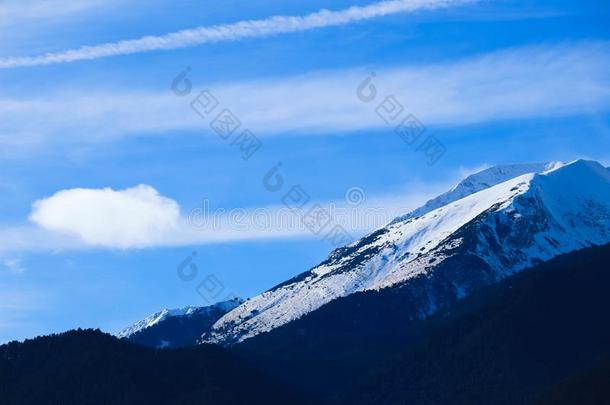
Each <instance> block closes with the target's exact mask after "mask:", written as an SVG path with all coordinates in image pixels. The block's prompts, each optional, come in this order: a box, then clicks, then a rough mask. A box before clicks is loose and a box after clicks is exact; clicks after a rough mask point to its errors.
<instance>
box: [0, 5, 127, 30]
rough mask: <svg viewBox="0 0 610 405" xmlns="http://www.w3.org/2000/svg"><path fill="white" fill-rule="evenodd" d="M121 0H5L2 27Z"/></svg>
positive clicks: (0, 10)
mask: <svg viewBox="0 0 610 405" xmlns="http://www.w3.org/2000/svg"><path fill="white" fill-rule="evenodd" d="M117 1H119V0H76V1H75V0H42V1H41V0H4V1H3V2H2V3H0V27H1V26H2V25H7V24H10V25H15V24H16V23H18V22H23V21H28V20H30V21H40V20H49V19H56V18H64V17H68V16H72V15H75V14H78V13H82V12H85V11H91V10H96V9H99V8H101V7H107V6H108V5H109V4H112V3H115V2H117Z"/></svg>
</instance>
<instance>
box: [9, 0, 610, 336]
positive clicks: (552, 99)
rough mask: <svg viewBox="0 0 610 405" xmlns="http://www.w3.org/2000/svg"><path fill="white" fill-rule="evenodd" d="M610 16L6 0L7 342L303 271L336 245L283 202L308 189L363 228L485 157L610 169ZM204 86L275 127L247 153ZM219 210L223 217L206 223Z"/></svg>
mask: <svg viewBox="0 0 610 405" xmlns="http://www.w3.org/2000/svg"><path fill="white" fill-rule="evenodd" d="M352 6H358V7H359V8H355V9H351V10H350V11H349V12H345V11H344V10H346V9H347V8H348V7H352ZM324 8H327V9H330V10H332V11H333V12H334V14H333V13H321V14H316V15H315V16H314V17H311V16H310V17H309V19H307V18H308V17H307V16H308V15H311V14H312V13H318V12H319V11H320V10H321V9H324ZM273 16H297V17H303V18H300V19H270V18H271V17H273ZM609 17H610V5H608V4H605V3H604V2H600V1H567V0H566V1H536V2H534V1H509V0H507V1H468V2H465V1H439V0H417V1H393V2H385V3H375V2H374V1H372V0H371V1H355V0H351V1H348V0H345V1H344V0H341V1H338V0H335V1H333V2H330V1H318V0H315V1H312V0H308V1H283V2H279V1H266V2H256V1H241V0H231V1H223V2H220V1H172V2H169V1H162V0H153V1H148V2H144V1H140V0H134V1H130V2H127V1H123V0H110V1H98V0H83V1H76V2H75V1H67V0H47V1H34V0H27V1H16V0H8V1H5V2H3V3H2V5H0V31H1V35H0V85H1V88H2V91H1V92H0V146H1V147H0V192H2V195H3V196H4V198H3V200H2V204H0V241H1V242H2V243H0V342H5V341H8V340H11V339H23V338H26V337H31V336H34V335H39V334H45V333H51V332H58V331H62V330H66V329H69V328H74V327H99V328H102V329H103V330H106V331H109V332H116V331H118V330H119V329H121V328H122V327H125V326H127V325H129V324H130V323H132V322H134V321H136V320H138V319H140V318H142V317H144V316H146V315H148V314H150V313H152V312H155V311H157V310H159V309H161V308H163V307H180V306H185V305H206V304H207V303H209V302H213V301H217V300H219V299H222V298H226V297H227V296H230V295H238V296H242V297H248V296H251V295H253V294H257V293H259V292H262V291H264V290H266V289H268V288H270V287H272V286H273V285H275V284H277V283H279V282H281V281H283V280H285V279H287V278H289V277H291V276H293V275H295V274H297V273H300V272H302V271H305V270H307V269H308V268H309V267H312V266H313V265H315V264H317V263H318V262H320V261H321V260H323V259H324V258H325V256H326V255H327V254H328V253H329V251H330V250H332V249H333V246H332V244H331V243H329V241H325V240H323V237H322V236H321V235H313V234H312V233H311V232H309V231H308V230H307V229H303V227H302V226H298V225H299V221H298V218H299V217H298V214H297V216H296V217H294V216H293V217H292V220H291V219H290V218H291V217H290V216H289V215H287V213H286V209H285V207H283V205H282V196H283V195H284V192H285V191H288V189H289V188H290V187H291V186H293V185H300V186H301V187H302V189H303V190H304V191H306V192H307V194H309V196H310V203H309V204H311V205H312V204H314V203H319V204H320V205H322V206H323V207H325V208H326V209H328V210H330V212H332V221H333V224H339V225H341V226H343V227H344V228H345V229H346V231H348V233H349V234H350V236H351V237H352V238H353V237H358V236H361V235H363V234H364V233H365V232H366V231H367V230H370V229H371V228H374V227H375V226H379V225H383V221H385V220H387V221H389V220H391V218H392V217H393V216H394V215H398V214H400V213H404V212H405V211H407V210H408V209H411V208H414V207H416V206H417V205H418V204H420V203H422V202H423V201H425V200H426V198H429V197H432V196H434V195H436V194H438V193H440V192H442V191H444V190H446V189H448V188H450V187H451V186H452V185H454V184H455V183H456V182H457V181H458V180H459V179H460V178H461V177H463V176H464V175H466V174H468V173H471V172H473V171H475V170H477V169H478V168H483V167H486V166H489V165H495V164H504V163H517V162H534V161H546V160H564V161H569V160H572V159H575V158H579V157H585V158H591V159H596V160H600V161H602V162H604V163H605V164H606V165H608V164H610V152H608V145H609V144H610V131H609V128H610V114H609V110H610V69H609V67H610V42H608V40H609V39H610V38H609V37H610V32H609V29H608V28H607V27H608V23H609V22H610V18H609ZM252 20H261V21H262V22H259V23H251V22H250V23H242V24H241V25H235V23H239V22H244V21H252ZM337 20H340V21H341V22H340V23H337ZM311 21H315V24H313V25H312V23H311ZM214 26H219V28H217V29H216V31H214V34H213V35H215V36H216V37H215V38H216V41H213V42H210V41H209V37H210V36H211V35H212V34H210V30H209V28H210V27H214ZM294 26H297V27H298V28H299V29H298V30H295V29H293V28H294ZM197 27H203V28H204V29H203V30H199V31H198V32H197V33H194V32H191V33H187V34H182V36H180V35H178V39H175V40H172V41H173V42H172V41H168V37H167V34H170V33H175V32H179V31H182V30H187V29H195V28H197ZM261 27H263V28H264V30H266V31H265V32H264V33H263V32H261V30H263V28H261ZM286 27H293V28H291V29H288V30H287V29H286ZM206 29H207V30H206ZM285 31H296V32H285ZM263 34H264V35H263ZM144 36H154V38H150V39H148V40H146V41H144V42H146V43H145V44H143V43H142V42H138V43H135V44H132V45H129V46H128V47H127V48H129V49H130V50H129V54H124V53H125V52H123V51H122V49H123V50H124V49H125V46H124V45H120V44H118V43H119V41H124V40H133V39H138V38H141V37H144ZM174 38H175V36H174ZM185 38H187V39H185ZM188 38H190V40H189V39H188ZM193 38H195V39H193ZM206 38H208V39H206ZM189 41H190V42H189ZM168 43H169V45H164V46H165V47H166V48H168V49H155V47H158V46H159V44H168ZM100 44H111V45H108V46H106V47H103V48H101V47H99V46H98V47H93V48H89V49H85V50H83V49H81V47H82V46H95V45H100ZM151 44H152V45H151ZM70 50H72V52H70V53H68V54H66V51H70ZM108 50H110V51H108ZM104 52H106V53H108V52H109V53H110V54H111V55H110V56H105V54H104ZM66 55H68V56H66ZM49 62H53V63H49ZM187 67H189V68H190V71H189V73H188V76H187V77H188V80H190V82H191V83H192V87H193V88H192V91H191V93H190V94H189V95H186V96H178V95H176V94H174V93H173V92H172V91H171V84H172V82H173V80H174V79H175V78H176V77H177V76H178V75H179V74H180V73H181V72H183V71H184V70H185V69H186V68H187ZM371 72H374V73H375V78H374V81H373V84H374V86H375V88H376V89H377V91H378V96H377V97H378V98H376V99H375V101H373V102H370V103H366V102H362V101H360V100H359V99H358V97H357V88H358V86H359V85H360V84H361V83H362V81H363V80H365V79H366V78H367V77H369V75H370V74H371ZM204 89H208V90H209V91H210V92H211V94H213V95H214V97H216V98H217V99H218V101H219V103H220V104H219V105H221V107H218V108H228V109H229V110H231V111H232V112H233V113H234V114H235V116H237V117H238V119H239V120H240V121H241V123H242V126H241V127H240V130H242V129H245V128H248V129H250V130H251V131H252V133H253V134H255V136H256V137H257V138H258V139H259V140H260V141H261V142H262V147H261V148H260V149H259V150H258V151H257V152H256V153H255V154H254V155H253V156H252V157H251V158H250V159H248V160H244V159H242V156H241V154H240V151H239V150H238V149H237V148H236V147H235V145H231V140H229V141H225V140H223V139H221V137H220V136H218V135H217V134H216V133H214V132H213V131H212V130H211V129H210V126H209V122H208V121H206V120H204V119H202V118H201V117H199V116H197V114H196V113H195V112H194V111H193V109H191V107H190V102H191V101H192V100H193V99H194V98H195V97H196V96H197V95H198V94H199V93H200V92H201V91H202V90H204ZM390 95H393V96H395V99H396V100H397V101H398V102H400V104H401V105H402V106H403V107H404V113H405V114H407V113H408V114H413V115H414V116H416V117H417V119H418V120H419V121H420V122H421V123H422V125H423V126H424V127H425V129H426V130H425V135H424V136H425V137H427V136H429V135H430V136H434V139H436V140H438V141H440V142H441V143H442V145H443V146H444V148H445V149H446V153H445V154H444V155H443V156H442V157H441V158H440V160H438V162H436V163H435V164H434V165H429V164H428V161H427V159H426V156H425V154H424V153H423V152H422V151H421V150H420V151H417V150H416V149H417V148H416V146H414V145H409V144H407V143H405V142H403V140H401V138H400V137H399V136H398V135H396V134H395V133H394V132H393V125H388V124H386V123H385V122H384V121H383V120H382V119H381V118H380V117H379V116H378V115H377V114H376V107H377V106H378V105H379V104H380V102H381V101H383V100H384V99H385V97H386V96H390ZM386 105H387V104H386ZM218 111H220V110H218ZM215 112H217V111H216V110H215ZM212 118H213V117H212ZM210 120H211V119H210ZM422 139H423V138H422ZM278 162H281V164H282V165H281V168H280V174H281V176H282V177H283V178H284V180H285V189H283V190H282V191H280V192H270V191H269V190H268V189H267V188H266V187H265V186H264V185H263V181H262V179H263V176H264V175H265V174H266V173H267V172H268V171H269V170H270V169H271V168H272V167H274V166H275V165H276V164H277V163H278ZM350 190H351V191H354V190H355V191H356V192H357V193H356V195H357V197H358V198H359V200H358V201H357V202H358V204H355V205H354V204H350V201H346V193H347V192H348V191H350ZM362 197H364V199H362ZM360 200H362V201H360ZM352 203H353V201H352ZM204 207H209V209H208V211H206V212H207V213H208V214H209V216H210V217H209V218H212V219H214V220H216V219H217V220H218V224H217V225H214V226H211V225H210V223H209V222H206V223H205V224H203V225H202V224H201V223H199V222H197V221H194V220H193V218H194V215H198V214H201V213H202V212H203V211H204ZM346 213H347V214H346ZM367 215H368V217H367V218H368V220H366V218H365V223H355V222H356V221H354V220H353V218H352V217H354V216H356V217H358V218H362V216H365V217H366V216H367ZM372 216H374V217H375V218H369V217H372ZM209 218H208V219H209ZM257 218H258V219H257ZM261 218H263V220H261ZM294 218H296V219H294ZM267 221H268V222H269V223H267ZM286 221H288V222H290V223H288V224H287V223H285V222H286ZM291 221H292V222H291ZM192 252H197V254H196V256H194V257H192V258H193V263H195V264H196V266H197V269H198V272H197V274H196V277H195V278H194V280H192V281H184V280H182V279H181V278H180V277H179V276H178V273H177V268H178V266H179V265H180V264H181V263H183V261H185V260H186V259H188V258H189V257H191V254H192ZM202 283H203V284H202ZM202 285H203V286H207V287H210V291H211V290H213V291H212V292H210V291H207V290H202V289H201V288H199V292H198V291H197V290H198V287H200V286H202ZM212 287H213V288H212ZM202 291H203V293H202Z"/></svg>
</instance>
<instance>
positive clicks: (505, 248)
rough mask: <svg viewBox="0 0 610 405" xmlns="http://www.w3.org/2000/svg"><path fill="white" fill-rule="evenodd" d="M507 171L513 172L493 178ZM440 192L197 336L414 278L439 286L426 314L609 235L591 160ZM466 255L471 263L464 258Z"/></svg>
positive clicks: (599, 176) (257, 326)
mask: <svg viewBox="0 0 610 405" xmlns="http://www.w3.org/2000/svg"><path fill="white" fill-rule="evenodd" d="M533 169H536V170H533ZM531 170H533V171H531ZM522 171H525V172H526V173H525V174H522V173H521V172H522ZM514 173H519V174H518V175H517V176H514V177H512V178H509V179H507V180H505V181H499V179H503V178H504V177H503V176H511V175H512V174H514ZM475 180H476V181H475ZM494 182H498V183H497V184H493V183H494ZM478 188H481V190H479V191H476V190H477V189H478ZM452 193H453V194H452ZM462 193H463V194H465V196H463V197H461V198H458V197H459V195H461V194H462ZM444 196H445V197H443V199H436V201H435V200H432V202H430V203H428V204H427V206H424V207H422V208H421V209H419V210H416V211H414V212H413V213H412V214H410V216H405V217H404V218H403V219H401V220H399V221H394V222H392V223H391V224H390V225H388V226H386V227H384V228H381V229H379V230H377V231H375V232H373V233H372V234H370V235H368V236H367V237H365V238H363V239H361V240H360V241H358V242H356V243H352V244H350V245H348V246H346V247H344V248H341V249H337V250H336V251H334V252H333V253H332V254H331V256H330V257H329V258H328V260H326V261H325V262H323V263H321V264H320V265H319V266H317V267H315V268H313V269H312V270H310V271H308V272H306V273H303V274H301V275H299V276H297V277H295V278H294V279H292V280H289V281H287V282H285V283H283V284H280V285H279V286H277V287H275V288H273V289H271V290H269V291H267V292H264V293H263V294H260V295H258V296H256V297H253V298H251V299H249V300H247V301H246V302H244V303H243V304H242V305H240V306H238V307H237V308H235V309H234V310H232V311H230V312H229V313H227V314H226V315H224V316H223V317H222V318H220V319H219V320H218V321H217V322H216V323H215V324H214V325H213V327H212V330H211V331H210V332H209V333H206V334H205V335H204V336H203V340H204V341H207V342H216V343H222V344H232V343H235V342H239V341H243V340H245V339H248V338H250V337H253V336H256V335H257V334H260V333H263V332H267V331H270V330H272V329H274V328H277V327H278V326H281V325H284V324H286V323H288V322H291V321H293V320H295V319H298V318H299V317H301V316H303V315H305V314H307V313H309V312H312V311H315V310H316V309H318V308H319V307H320V306H322V305H324V304H326V303H328V302H330V301H333V300H335V299H338V298H341V297H345V296H347V295H350V294H354V293H357V292H362V291H367V290H368V291H370V290H381V289H386V288H394V287H401V288H402V287H406V288H409V286H410V285H411V283H412V282H414V280H416V279H421V277H427V278H430V281H429V283H437V284H438V285H436V286H431V287H430V288H426V289H424V292H422V294H421V296H422V297H421V301H422V302H421V304H420V305H419V306H420V308H421V311H420V315H421V316H427V315H428V314H430V313H432V312H434V311H435V310H436V309H437V308H438V307H439V306H443V305H448V304H449V303H450V302H451V301H452V300H455V299H459V298H461V297H463V296H464V295H465V294H468V293H469V291H471V290H472V289H474V288H475V287H477V286H480V285H484V284H489V283H491V282H495V281H497V280H499V279H501V278H503V277H506V276H508V275H510V274H513V273H514V272H516V271H519V270H522V269H524V268H527V267H530V266H531V265H533V264H536V263H538V262H540V261H544V260H548V259H550V258H552V257H555V256H557V255H559V254H562V253H567V252H570V251H573V250H576V249H580V248H583V247H586V246H591V245H595V244H605V243H609V242H610V172H609V171H608V170H607V169H606V168H604V167H603V166H601V165H600V164H598V163H596V162H588V161H575V162H572V163H570V164H567V165H563V164H558V163H551V164H541V165H530V166H529V167H527V166H523V165H519V167H517V166H512V167H510V168H509V169H506V168H504V169H501V170H491V169H488V171H486V173H485V174H482V175H480V176H477V175H474V176H471V177H470V180H469V181H468V182H462V183H460V185H458V187H456V188H454V189H453V190H452V191H450V192H449V193H447V194H445V195H444ZM439 198H440V197H439ZM434 205H439V206H438V207H436V208H433V206H434ZM471 258H476V260H474V263H475V264H472V263H470V262H469V265H468V266H465V265H463V263H464V262H465V261H466V260H467V259H468V260H469V261H471V260H472V259H471ZM431 275H441V277H437V278H434V277H430V276H431ZM432 280H435V281H432ZM440 284H442V285H440ZM432 290H434V294H432V293H429V291H432ZM439 291H442V294H441V293H439Z"/></svg>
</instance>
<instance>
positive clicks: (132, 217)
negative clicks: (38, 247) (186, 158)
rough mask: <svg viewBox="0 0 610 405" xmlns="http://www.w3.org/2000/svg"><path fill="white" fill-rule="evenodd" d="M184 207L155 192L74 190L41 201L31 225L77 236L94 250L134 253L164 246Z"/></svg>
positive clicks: (143, 188) (142, 187)
mask: <svg viewBox="0 0 610 405" xmlns="http://www.w3.org/2000/svg"><path fill="white" fill-rule="evenodd" d="M179 216H180V208H179V206H178V204H177V203H176V202H175V201H173V200H171V199H168V198H165V197H163V196H161V195H159V193H158V192H157V191H156V190H155V189H153V188H152V187H149V186H145V185H140V186H137V187H134V188H130V189H126V190H120V191H115V190H112V189H110V188H105V189H71V190H63V191H59V192H57V193H55V194H54V195H53V196H51V197H49V198H45V199H42V200H39V201H36V202H35V203H34V205H33V210H32V213H31V215H30V220H31V221H32V222H34V223H35V224H37V225H39V226H40V227H42V228H43V229H46V230H49V231H55V232H60V233H66V234H69V235H76V236H78V237H79V238H80V239H82V241H83V242H85V243H87V244H88V245H91V246H101V247H116V248H131V247H146V246H151V245H155V244H157V243H159V242H160V241H161V240H162V238H163V236H164V235H165V234H166V233H167V232H170V231H171V230H173V229H174V228H175V227H176V226H177V223H178V219H179Z"/></svg>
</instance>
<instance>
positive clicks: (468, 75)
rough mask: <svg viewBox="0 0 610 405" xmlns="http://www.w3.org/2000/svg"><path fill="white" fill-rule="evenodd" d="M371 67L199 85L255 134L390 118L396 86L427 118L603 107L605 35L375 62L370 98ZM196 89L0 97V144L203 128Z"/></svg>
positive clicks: (377, 124) (315, 130)
mask: <svg viewBox="0 0 610 405" xmlns="http://www.w3.org/2000/svg"><path fill="white" fill-rule="evenodd" d="M370 72H371V70H370V69H352V70H343V71H330V72H323V73H313V74H309V75H302V76H294V77H284V78H272V79H267V80H258V81H251V82H242V83H232V84H231V83H218V84H212V85H210V84H206V86H207V87H208V88H210V89H211V90H212V92H213V93H214V94H215V95H216V96H217V97H218V99H219V100H221V102H222V104H223V105H224V106H225V107H228V108H230V109H231V110H232V111H233V112H234V113H235V114H236V115H237V116H238V117H239V119H240V120H241V121H242V122H243V123H244V125H246V126H247V127H248V128H250V129H251V130H253V131H254V132H255V133H256V134H257V135H258V136H261V137H262V136H273V135H284V134H288V133H298V134H320V133H321V134H332V133H338V132H342V133H349V132H353V131H362V130H374V129H382V128H388V127H387V125H386V123H385V122H383V121H382V120H381V118H380V117H379V116H378V115H377V114H376V113H375V108H376V107H377V105H378V104H379V102H381V101H382V100H383V98H384V97H385V96H388V95H395V96H396V98H397V99H398V100H399V101H400V102H401V103H402V104H403V105H404V108H405V111H406V112H408V113H411V114H414V115H415V116H417V117H418V118H419V120H420V121H422V122H423V123H424V124H425V125H426V126H435V125H437V126H438V125H441V126H452V125H466V124H473V123H482V122H490V121H495V120H505V119H527V118H540V117H549V116H552V117H561V116H570V115H578V114H591V113H599V112H604V111H608V110H609V109H610V44H608V43H606V42H598V43H571V44H556V45H545V46H532V47H522V48H514V49H507V50H503V51H498V52H494V53H490V54H484V55H479V56H475V57H471V58H466V59H462V60H458V61H451V62H446V63H436V64H429V65H424V66H419V65H418V66H403V67H394V68H390V69H388V68H385V69H383V68H382V69H376V73H377V75H376V78H375V80H374V82H373V83H374V85H375V86H376V88H377V89H378V98H377V100H376V101H375V102H374V103H373V102H372V103H368V104H367V103H363V102H361V101H360V100H358V98H357V97H356V88H357V87H358V85H359V84H360V83H361V82H362V81H363V80H364V79H365V78H366V77H367V76H368V75H369V74H370ZM195 84H196V85H197V84H198V83H195ZM202 87H203V86H202ZM196 94H197V93H196V92H193V94H191V97H190V98H189V97H187V98H180V97H177V96H175V95H173V94H171V93H170V92H169V91H165V92H151V91H137V90H117V91H96V90H87V91H82V90H81V91H79V90H77V89H72V90H63V91H61V92H60V93H57V94H55V95H40V96H36V97H35V98H22V99H2V98H0V144H3V145H4V146H5V149H7V148H8V149H11V148H10V146H11V145H12V146H14V147H16V148H21V149H23V147H24V146H25V145H45V144H47V142H56V141H60V140H67V141H70V142H72V141H73V142H99V141H100V140H107V139H114V138H118V137H122V136H127V135H131V134H138V135H146V134H161V133H172V132H175V131H176V130H187V131H188V130H196V131H198V133H200V132H199V131H206V130H207V131H208V132H210V130H209V122H206V121H204V120H202V119H201V118H200V117H199V116H197V114H195V113H194V112H193V111H192V110H191V109H190V108H189V101H190V100H191V99H192V98H194V97H195V96H196ZM388 130H389V131H391V128H390V129H388ZM84 134H86V136H84ZM14 149H15V148H13V150H14Z"/></svg>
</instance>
